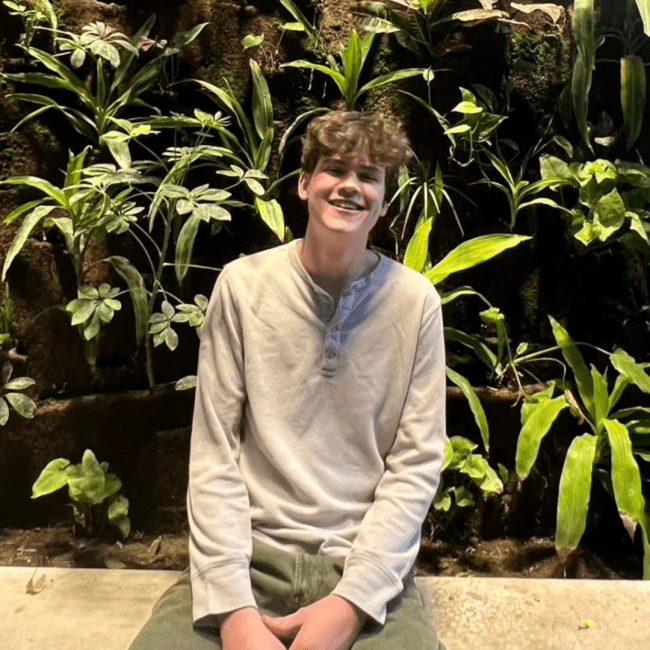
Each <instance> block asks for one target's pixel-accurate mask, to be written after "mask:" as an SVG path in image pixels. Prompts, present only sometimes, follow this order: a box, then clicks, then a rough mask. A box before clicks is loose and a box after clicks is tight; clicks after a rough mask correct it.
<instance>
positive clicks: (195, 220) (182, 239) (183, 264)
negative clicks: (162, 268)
mask: <svg viewBox="0 0 650 650" xmlns="http://www.w3.org/2000/svg"><path fill="white" fill-rule="evenodd" d="M201 221H202V219H201V217H200V216H194V215H193V216H191V217H190V218H189V219H188V220H187V221H186V222H185V223H184V224H183V227H182V228H181V232H180V233H179V235H178V241H177V242H176V259H175V262H174V268H175V270H176V277H177V278H178V281H179V282H180V281H181V280H183V278H184V277H185V276H186V275H187V271H188V269H189V264H190V262H191V261H192V251H193V250H194V242H195V240H196V235H197V233H198V231H199V224H200V223H201Z"/></svg>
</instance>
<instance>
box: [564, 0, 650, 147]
mask: <svg viewBox="0 0 650 650" xmlns="http://www.w3.org/2000/svg"><path fill="white" fill-rule="evenodd" d="M596 5H598V11H597V10H596ZM596 16H599V17H600V19H599V20H598V21H597V20H596ZM648 35H650V0H626V1H622V0H615V1H611V0H598V2H596V0H575V2H574V6H573V36H574V40H575V44H576V47H577V52H578V54H577V57H576V60H575V64H574V68H573V72H572V76H571V80H570V82H569V85H567V88H566V89H565V91H564V101H563V104H564V105H565V106H569V103H568V102H569V101H570V102H571V103H570V108H569V109H568V110H566V109H565V110H564V114H565V118H566V117H568V114H569V112H570V111H571V109H572V112H573V113H574V115H575V118H576V122H577V124H578V129H579V130H580V134H581V135H582V138H583V140H584V141H585V143H586V144H587V145H588V147H589V148H590V149H592V143H591V140H592V129H591V128H590V126H589V122H588V112H589V94H590V90H591V82H592V76H593V72H594V70H595V68H596V64H597V63H598V60H597V58H596V55H597V52H598V49H599V48H600V47H601V46H602V45H603V43H605V41H607V40H608V39H615V40H616V41H618V42H619V43H620V44H622V46H623V56H622V57H621V58H620V59H619V60H617V61H614V60H607V61H602V63H603V64H611V63H615V64H618V65H619V67H620V89H621V108H622V111H623V121H624V129H623V130H624V132H625V141H626V146H627V149H630V148H631V147H632V146H633V145H634V143H635V142H636V140H637V139H638V137H639V134H640V133H641V128H642V126H643V116H644V108H645V101H646V72H645V63H644V61H643V59H642V57H641V54H642V52H643V50H644V48H645V47H646V46H647V43H648V38H647V36H648ZM613 139H615V136H613V137H610V138H607V139H606V140H604V141H603V140H599V139H598V138H597V139H596V142H597V143H598V144H610V143H611V140H613ZM592 150H593V149H592Z"/></svg>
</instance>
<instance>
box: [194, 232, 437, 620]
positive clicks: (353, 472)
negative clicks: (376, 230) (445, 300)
mask: <svg viewBox="0 0 650 650" xmlns="http://www.w3.org/2000/svg"><path fill="white" fill-rule="evenodd" d="M298 241H299V240H295V241H293V242H290V243H288V244H285V245H282V246H279V247H277V248H273V249H271V250H266V251H263V252H260V253H256V254H254V255H250V256H248V257H244V258H240V259H238V260H236V261H234V262H231V263H230V264H227V265H226V266H225V268H224V269H223V271H222V272H221V274H220V275H219V277H218V279H217V282H216V285H215V288H214V291H213V294H212V298H211V300H210V305H209V307H208V312H207V316H206V325H205V329H204V333H203V337H202V340H201V349H200V355H199V368H198V384H197V392H196V402H195V410H194V421H193V428H192V442H191V457H190V483H189V486H190V487H189V491H188V513H189V521H190V567H191V579H192V594H193V617H194V621H195V622H197V623H206V624H210V623H214V620H215V617H214V615H216V614H222V613H225V612H229V611H232V610H235V609H238V608H241V607H248V606H252V607H256V604H255V599H254V597H253V593H252V589H251V581H250V573H249V564H250V559H251V553H252V537H256V538H257V539H259V540H261V541H264V542H266V543H268V544H273V545H275V546H277V547H279V548H282V549H284V550H288V551H290V552H295V553H311V554H323V555H328V556H344V557H345V558H346V559H345V568H344V573H343V577H342V578H341V581H340V582H339V584H338V586H337V587H336V589H335V590H334V592H333V593H334V594H338V595H339V596H342V597H344V598H346V599H347V600H349V601H350V602H352V603H354V604H355V605H356V606H357V607H359V608H360V609H361V610H362V611H364V612H365V613H367V614H368V615H369V616H370V617H372V618H373V619H375V620H376V621H377V622H379V623H382V624H383V622H384V620H385V617H386V604H387V602H388V601H389V600H391V599H392V598H393V597H395V596H396V595H397V594H399V593H400V591H401V590H402V588H403V583H402V580H403V578H404V577H405V576H406V574H407V573H408V571H409V569H410V568H411V567H412V565H413V563H414V561H415V558H416V556H417V552H418V549H419V545H420V528H421V525H422V521H423V520H424V517H425V516H426V514H427V511H428V508H429V505H430V503H431V500H432V499H433V497H434V495H435V492H436V489H437V486H438V482H439V475H440V467H441V464H442V458H443V453H444V444H445V355H444V341H443V329H442V316H441V308H440V298H439V296H438V294H437V293H436V291H435V289H434V288H433V286H432V285H431V283H430V282H429V281H428V280H427V279H426V278H425V277H424V276H422V275H420V274H418V273H416V272H415V271H412V270H410V269H408V268H406V267H404V266H403V265H401V264H399V263H397V262H394V261H392V260H390V259H389V258H387V257H385V256H383V255H380V260H379V263H378V264H377V266H376V267H375V268H374V269H373V270H372V271H370V272H369V273H368V274H367V275H366V276H364V277H361V278H359V279H358V280H356V281H355V282H353V283H352V284H351V285H349V286H348V287H347V289H346V290H345V291H344V292H343V293H342V295H341V297H340V299H339V301H338V304H336V303H335V302H334V300H333V299H332V297H331V296H330V295H329V294H328V293H327V292H325V291H324V290H323V289H321V288H320V287H319V286H318V285H316V284H315V283H314V281H313V280H312V278H311V276H310V275H309V273H308V272H307V271H306V270H305V268H304V266H303V265H302V263H301V261H300V259H299V257H298V254H297V250H296V245H297V243H298Z"/></svg>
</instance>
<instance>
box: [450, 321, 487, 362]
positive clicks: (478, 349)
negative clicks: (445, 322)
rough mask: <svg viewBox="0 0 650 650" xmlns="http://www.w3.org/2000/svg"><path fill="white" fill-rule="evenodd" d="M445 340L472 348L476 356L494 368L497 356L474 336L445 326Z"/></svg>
mask: <svg viewBox="0 0 650 650" xmlns="http://www.w3.org/2000/svg"><path fill="white" fill-rule="evenodd" d="M444 333H445V340H446V341H458V342H459V343H461V344H462V345H464V346H465V347H467V348H469V349H471V350H474V352H475V353H476V355H477V356H478V358H479V359H480V360H481V361H482V362H483V363H484V364H485V365H486V366H487V367H488V368H489V369H490V370H494V369H495V367H496V364H497V357H496V355H495V354H494V352H492V350H491V349H490V348H489V347H488V346H487V345H486V344H485V343H483V341H481V340H480V339H479V338H477V337H476V336H472V335H471V334H466V333H465V332H461V331H460V330H457V329H454V328H453V327H448V326H447V327H445V328H444Z"/></svg>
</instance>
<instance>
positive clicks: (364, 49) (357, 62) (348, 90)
mask: <svg viewBox="0 0 650 650" xmlns="http://www.w3.org/2000/svg"><path fill="white" fill-rule="evenodd" d="M374 38H375V35H374V34H373V33H369V34H366V35H365V36H363V37H360V36H359V34H358V33H357V31H356V30H353V31H352V34H351V35H350V40H349V41H348V44H347V46H341V48H340V49H339V56H340V58H341V65H339V64H338V63H337V62H336V60H335V59H334V57H333V56H328V57H327V65H322V64H320V63H311V62H309V61H305V60H303V59H301V60H299V61H290V62H289V63H285V64H283V65H282V66H280V67H281V68H304V69H308V70H316V71H317V72H321V73H323V74H325V75H327V76H328V77H329V78H330V79H332V80H333V81H334V83H335V84H336V86H337V87H338V89H339V90H340V91H341V94H342V95H343V98H344V99H345V104H346V107H347V109H348V110H350V111H351V110H355V109H356V107H357V105H358V103H359V100H360V98H361V97H362V96H363V95H364V94H365V93H367V92H369V91H370V90H375V89H377V88H380V87H382V86H385V85H387V84H390V83H394V82H396V81H399V80H400V79H407V78H408V77H414V76H416V75H420V74H424V73H425V70H424V69H423V68H408V69H404V70H396V71H395V72H389V73H388V74H384V75H381V76H379V77H376V78H375V79H373V80H372V81H369V82H368V83H366V84H365V85H363V86H361V88H359V82H360V78H361V73H362V71H363V68H364V65H365V63H366V59H367V58H368V54H369V52H370V48H371V47H372V43H373V40H374Z"/></svg>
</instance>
